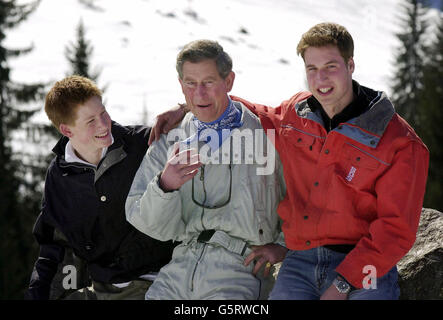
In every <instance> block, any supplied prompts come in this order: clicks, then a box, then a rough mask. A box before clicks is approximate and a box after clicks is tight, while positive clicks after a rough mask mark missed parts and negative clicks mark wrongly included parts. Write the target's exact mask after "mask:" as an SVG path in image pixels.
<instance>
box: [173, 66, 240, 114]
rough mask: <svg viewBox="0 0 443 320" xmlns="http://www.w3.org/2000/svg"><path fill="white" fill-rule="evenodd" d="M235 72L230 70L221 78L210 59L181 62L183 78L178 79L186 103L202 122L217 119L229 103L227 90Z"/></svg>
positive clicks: (229, 88) (229, 89)
mask: <svg viewBox="0 0 443 320" xmlns="http://www.w3.org/2000/svg"><path fill="white" fill-rule="evenodd" d="M234 78H235V74H234V73H233V72H232V71H231V72H230V73H229V74H228V76H227V77H226V78H225V79H223V78H222V77H221V76H220V74H219V73H218V71H217V67H216V63H215V61H214V60H212V59H206V60H203V61H201V62H197V63H192V62H189V61H186V62H185V63H184V64H183V78H182V79H180V78H179V81H180V85H181V87H182V91H183V94H184V95H185V99H186V104H187V106H188V108H189V109H190V111H191V112H192V113H193V114H194V115H195V116H196V117H197V119H199V120H200V121H203V122H212V121H214V120H217V119H218V118H219V117H220V116H221V115H222V114H223V112H224V111H225V110H226V108H227V106H228V104H229V98H228V92H229V91H231V89H232V85H233V84H234Z"/></svg>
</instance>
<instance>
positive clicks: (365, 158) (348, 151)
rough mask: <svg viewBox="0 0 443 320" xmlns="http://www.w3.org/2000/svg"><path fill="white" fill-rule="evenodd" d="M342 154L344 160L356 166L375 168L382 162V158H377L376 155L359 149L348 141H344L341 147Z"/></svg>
mask: <svg viewBox="0 0 443 320" xmlns="http://www.w3.org/2000/svg"><path fill="white" fill-rule="evenodd" d="M343 156H344V158H345V160H346V162H348V163H349V164H351V165H352V166H354V167H356V168H365V169H370V170H375V169H377V168H378V167H379V166H380V165H381V163H382V160H379V159H377V157H375V156H373V155H371V154H370V153H367V152H365V151H363V150H360V149H359V148H357V147H356V146H354V145H352V144H350V143H345V145H344V147H343Z"/></svg>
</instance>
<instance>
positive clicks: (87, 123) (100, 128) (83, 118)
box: [60, 96, 112, 160]
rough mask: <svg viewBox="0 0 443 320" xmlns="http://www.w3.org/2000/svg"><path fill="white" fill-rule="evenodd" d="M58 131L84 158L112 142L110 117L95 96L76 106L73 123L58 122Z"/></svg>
mask: <svg viewBox="0 0 443 320" xmlns="http://www.w3.org/2000/svg"><path fill="white" fill-rule="evenodd" d="M60 132H61V133H62V134H63V135H65V136H67V137H68V138H69V139H70V141H71V143H72V145H73V147H74V149H75V151H76V152H77V153H78V154H79V155H80V156H81V157H82V158H83V159H84V160H90V158H91V155H95V154H101V152H102V150H103V148H106V147H109V146H110V145H111V144H112V137H111V118H110V116H109V114H108V112H107V111H106V109H105V107H104V106H103V104H102V101H101V99H100V97H97V96H93V97H91V98H89V99H88V100H87V101H86V102H85V103H84V104H82V105H80V106H78V109H77V118H76V119H75V121H74V124H73V125H69V124H60Z"/></svg>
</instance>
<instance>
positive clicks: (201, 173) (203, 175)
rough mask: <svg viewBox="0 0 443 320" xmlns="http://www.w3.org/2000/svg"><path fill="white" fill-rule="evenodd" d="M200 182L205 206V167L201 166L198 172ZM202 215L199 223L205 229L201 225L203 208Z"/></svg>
mask: <svg viewBox="0 0 443 320" xmlns="http://www.w3.org/2000/svg"><path fill="white" fill-rule="evenodd" d="M200 181H201V182H202V186H203V194H204V198H203V204H206V187H205V166H204V165H203V166H202V167H201V171H200ZM202 209H203V211H202V214H201V216H200V223H201V225H202V228H203V229H206V228H205V226H204V225H203V216H204V214H205V208H202Z"/></svg>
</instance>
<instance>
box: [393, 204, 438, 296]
mask: <svg viewBox="0 0 443 320" xmlns="http://www.w3.org/2000/svg"><path fill="white" fill-rule="evenodd" d="M397 268H398V273H399V279H398V284H399V286H400V299H401V300H435V299H438V300H443V213H441V212H439V211H437V210H433V209H426V208H423V211H422V214H421V218H420V224H419V228H418V231H417V239H416V241H415V243H414V246H413V247H412V248H411V250H410V251H409V252H408V253H407V254H406V255H405V256H404V257H403V258H402V259H401V260H400V261H399V262H398V264H397Z"/></svg>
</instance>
